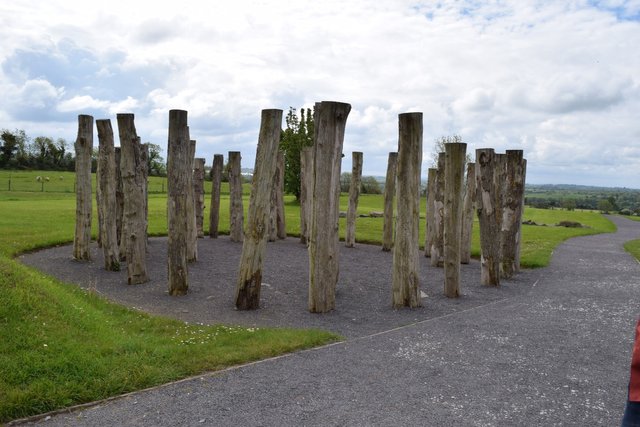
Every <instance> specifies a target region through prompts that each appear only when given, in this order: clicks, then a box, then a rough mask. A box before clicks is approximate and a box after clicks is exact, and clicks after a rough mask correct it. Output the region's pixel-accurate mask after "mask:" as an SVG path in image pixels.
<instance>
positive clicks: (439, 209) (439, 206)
mask: <svg viewBox="0 0 640 427" xmlns="http://www.w3.org/2000/svg"><path fill="white" fill-rule="evenodd" d="M444 162H445V160H444V153H439V154H438V171H437V172H436V180H435V184H434V194H433V243H432V244H431V265H432V266H434V267H442V263H443V255H444V254H443V252H444V168H445V165H444Z"/></svg>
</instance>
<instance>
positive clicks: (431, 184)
mask: <svg viewBox="0 0 640 427" xmlns="http://www.w3.org/2000/svg"><path fill="white" fill-rule="evenodd" d="M437 179H438V169H436V168H429V170H428V172H427V203H426V205H427V206H426V210H427V212H426V214H425V226H426V231H425V240H424V256H425V257H427V258H430V257H431V246H433V235H434V234H435V231H434V227H435V218H436V215H435V212H436V209H435V204H434V203H435V200H436V194H435V193H436V180H437Z"/></svg>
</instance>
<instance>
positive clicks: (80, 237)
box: [73, 114, 93, 261]
mask: <svg viewBox="0 0 640 427" xmlns="http://www.w3.org/2000/svg"><path fill="white" fill-rule="evenodd" d="M75 150H76V183H77V184H76V229H75V235H74V239H73V257H74V258H75V259H77V260H78V261H88V260H90V259H91V250H90V247H89V245H90V243H91V152H92V150H93V117H92V116H87V115H84V114H81V115H79V116H78V136H77V138H76V143H75Z"/></svg>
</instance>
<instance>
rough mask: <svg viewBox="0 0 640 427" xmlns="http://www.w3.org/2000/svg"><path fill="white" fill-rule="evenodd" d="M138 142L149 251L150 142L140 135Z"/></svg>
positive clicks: (146, 241) (145, 243)
mask: <svg viewBox="0 0 640 427" xmlns="http://www.w3.org/2000/svg"><path fill="white" fill-rule="evenodd" d="M138 144H140V148H141V150H140V161H141V163H142V166H141V168H142V179H143V182H144V197H143V199H142V201H143V203H144V235H145V241H144V247H145V252H146V251H147V247H148V243H149V144H142V142H141V140H140V137H138Z"/></svg>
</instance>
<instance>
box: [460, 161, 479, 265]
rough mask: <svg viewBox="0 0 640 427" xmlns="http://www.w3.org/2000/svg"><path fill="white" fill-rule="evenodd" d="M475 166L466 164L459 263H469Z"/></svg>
mask: <svg viewBox="0 0 640 427" xmlns="http://www.w3.org/2000/svg"><path fill="white" fill-rule="evenodd" d="M475 204H476V164H475V163H471V162H469V163H467V179H466V185H465V192H464V202H463V204H462V237H461V239H460V262H461V263H462V264H469V261H471V233H472V231H473V218H474V217H475V214H476V209H475Z"/></svg>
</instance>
